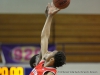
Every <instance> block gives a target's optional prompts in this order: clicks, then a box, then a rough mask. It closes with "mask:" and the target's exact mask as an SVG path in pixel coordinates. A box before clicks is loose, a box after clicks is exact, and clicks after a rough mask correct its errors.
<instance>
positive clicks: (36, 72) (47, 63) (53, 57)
mask: <svg viewBox="0 0 100 75" xmlns="http://www.w3.org/2000/svg"><path fill="white" fill-rule="evenodd" d="M58 11H59V9H58V8H56V7H55V6H54V5H53V4H52V3H50V4H48V16H47V19H46V22H45V24H44V27H43V30H42V32H41V52H40V53H41V54H40V55H39V58H38V59H39V60H40V59H41V61H40V62H39V63H38V64H37V65H36V67H35V68H34V69H33V70H32V71H31V73H30V75H56V68H57V67H60V66H62V65H64V64H65V62H66V57H65V55H64V53H63V52H59V51H56V50H55V51H53V52H50V51H48V39H49V36H50V27H51V23H52V19H53V16H54V15H55V14H56V13H57V12H58ZM41 56H42V57H41Z"/></svg>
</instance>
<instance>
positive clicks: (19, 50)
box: [1, 44, 55, 63]
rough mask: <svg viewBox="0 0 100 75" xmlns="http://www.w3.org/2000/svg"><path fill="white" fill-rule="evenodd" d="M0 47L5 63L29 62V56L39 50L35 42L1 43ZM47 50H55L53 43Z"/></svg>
mask: <svg viewBox="0 0 100 75" xmlns="http://www.w3.org/2000/svg"><path fill="white" fill-rule="evenodd" d="M1 48H2V51H3V54H4V57H5V61H6V63H29V60H30V58H31V57H32V56H34V55H35V54H38V53H39V52H40V45H37V44H31V45H25V44H24V45H22V44H21V45H18V44H2V45H1ZM48 50H49V51H53V50H55V45H54V44H50V45H49V46H48Z"/></svg>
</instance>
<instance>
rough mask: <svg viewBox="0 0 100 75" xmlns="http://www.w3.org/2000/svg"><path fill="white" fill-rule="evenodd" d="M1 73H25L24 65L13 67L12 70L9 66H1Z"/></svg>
mask: <svg viewBox="0 0 100 75" xmlns="http://www.w3.org/2000/svg"><path fill="white" fill-rule="evenodd" d="M0 75H24V74H23V68H22V67H11V68H10V71H9V70H8V68H7V67H0Z"/></svg>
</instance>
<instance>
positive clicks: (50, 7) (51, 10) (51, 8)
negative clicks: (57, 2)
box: [45, 2, 60, 16]
mask: <svg viewBox="0 0 100 75" xmlns="http://www.w3.org/2000/svg"><path fill="white" fill-rule="evenodd" d="M58 11H60V9H58V8H56V7H55V6H54V4H53V3H52V2H51V3H48V6H47V7H46V11H45V14H46V16H48V15H54V14H56V13H57V12H58Z"/></svg>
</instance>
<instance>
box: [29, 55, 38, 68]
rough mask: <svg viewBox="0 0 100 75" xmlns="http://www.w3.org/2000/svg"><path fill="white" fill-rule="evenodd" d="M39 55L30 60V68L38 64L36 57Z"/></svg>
mask: <svg viewBox="0 0 100 75" xmlns="http://www.w3.org/2000/svg"><path fill="white" fill-rule="evenodd" d="M37 55H39V54H36V55H34V56H33V57H32V58H31V59H30V66H31V68H34V66H33V64H34V63H36V56H37Z"/></svg>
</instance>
